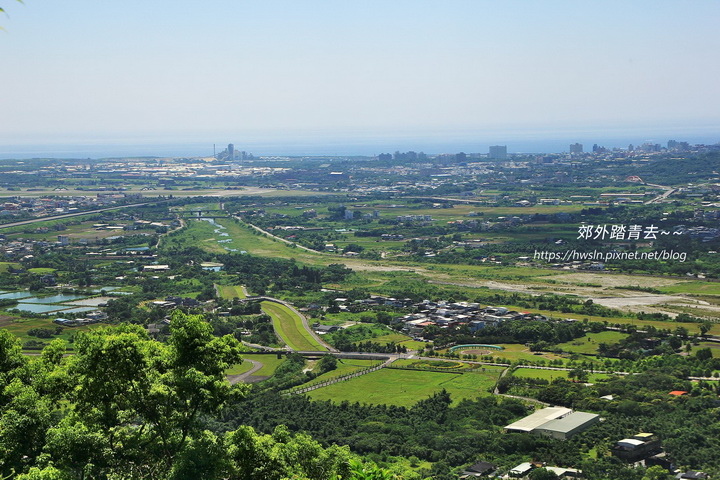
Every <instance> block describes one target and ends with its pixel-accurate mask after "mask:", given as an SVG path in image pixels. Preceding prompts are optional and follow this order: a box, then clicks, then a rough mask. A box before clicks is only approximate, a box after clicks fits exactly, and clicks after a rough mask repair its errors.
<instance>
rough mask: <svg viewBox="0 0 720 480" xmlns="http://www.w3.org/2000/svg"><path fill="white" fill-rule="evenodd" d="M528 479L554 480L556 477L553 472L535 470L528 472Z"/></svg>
mask: <svg viewBox="0 0 720 480" xmlns="http://www.w3.org/2000/svg"><path fill="white" fill-rule="evenodd" d="M528 478H530V480H555V479H557V478H558V476H557V474H556V473H555V472H553V471H550V470H547V469H545V468H536V469H535V470H533V471H531V472H530V475H528Z"/></svg>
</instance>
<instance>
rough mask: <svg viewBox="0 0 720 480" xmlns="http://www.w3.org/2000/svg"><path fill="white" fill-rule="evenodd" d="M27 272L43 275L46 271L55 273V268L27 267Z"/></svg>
mask: <svg viewBox="0 0 720 480" xmlns="http://www.w3.org/2000/svg"><path fill="white" fill-rule="evenodd" d="M28 272H29V273H34V274H36V275H45V274H48V273H55V269H54V268H43V267H38V268H28Z"/></svg>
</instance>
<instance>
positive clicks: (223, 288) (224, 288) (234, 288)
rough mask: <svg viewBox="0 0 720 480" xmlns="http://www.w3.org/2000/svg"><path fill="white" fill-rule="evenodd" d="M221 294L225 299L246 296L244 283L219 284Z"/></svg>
mask: <svg viewBox="0 0 720 480" xmlns="http://www.w3.org/2000/svg"><path fill="white" fill-rule="evenodd" d="M218 291H219V292H220V296H221V297H222V298H225V299H231V298H245V292H244V291H243V287H242V285H218Z"/></svg>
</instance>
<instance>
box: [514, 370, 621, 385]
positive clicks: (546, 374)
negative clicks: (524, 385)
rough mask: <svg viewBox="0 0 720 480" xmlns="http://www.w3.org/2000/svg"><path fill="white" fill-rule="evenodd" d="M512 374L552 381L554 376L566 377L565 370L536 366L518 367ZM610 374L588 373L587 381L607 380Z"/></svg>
mask: <svg viewBox="0 0 720 480" xmlns="http://www.w3.org/2000/svg"><path fill="white" fill-rule="evenodd" d="M513 376H515V377H519V378H541V379H543V380H547V381H549V382H552V381H553V380H555V379H556V378H568V372H567V370H541V369H537V368H518V369H516V370H514V371H513ZM608 378H610V375H608V374H605V373H589V374H588V381H589V382H590V383H595V382H597V381H600V380H607V379H608Z"/></svg>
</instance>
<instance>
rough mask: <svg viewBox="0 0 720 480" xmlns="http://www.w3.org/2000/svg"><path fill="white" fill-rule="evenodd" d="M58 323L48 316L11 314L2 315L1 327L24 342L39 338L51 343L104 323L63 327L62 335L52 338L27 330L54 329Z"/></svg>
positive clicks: (0, 318)
mask: <svg viewBox="0 0 720 480" xmlns="http://www.w3.org/2000/svg"><path fill="white" fill-rule="evenodd" d="M57 326H58V325H57V324H55V323H53V322H52V320H51V319H50V318H49V317H48V318H18V317H13V316H10V315H0V328H3V329H5V330H7V331H8V332H10V333H12V334H13V335H15V336H16V337H18V339H20V341H21V342H22V343H25V342H27V341H28V340H39V341H41V342H45V343H50V342H51V341H53V340H54V339H56V338H62V339H63V340H65V341H69V340H70V337H72V335H73V334H75V333H77V332H84V331H88V330H92V329H94V328H100V327H102V326H103V325H102V324H95V325H83V326H79V327H63V330H62V333H61V334H60V335H53V337H52V338H37V337H32V336H30V335H28V334H27V331H28V330H30V329H31V328H49V329H52V330H54V329H55V327H57ZM67 346H68V348H71V347H72V345H71V344H68V345H67Z"/></svg>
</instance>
